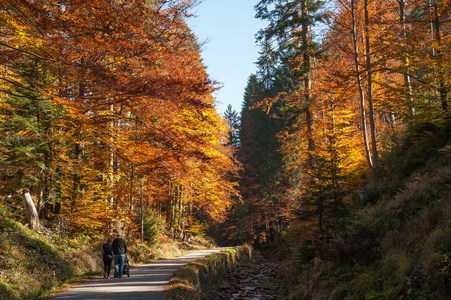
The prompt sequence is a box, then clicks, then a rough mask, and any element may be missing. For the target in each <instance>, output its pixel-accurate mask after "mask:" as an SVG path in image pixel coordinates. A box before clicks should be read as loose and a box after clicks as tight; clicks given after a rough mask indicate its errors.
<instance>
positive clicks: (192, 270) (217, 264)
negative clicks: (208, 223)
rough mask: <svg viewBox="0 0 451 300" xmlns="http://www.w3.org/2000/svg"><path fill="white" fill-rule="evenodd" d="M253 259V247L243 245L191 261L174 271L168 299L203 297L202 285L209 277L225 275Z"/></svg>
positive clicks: (168, 289)
mask: <svg viewBox="0 0 451 300" xmlns="http://www.w3.org/2000/svg"><path fill="white" fill-rule="evenodd" d="M251 259H252V247H251V246H250V245H243V246H238V247H234V248H230V249H225V250H223V251H221V252H218V253H215V254H212V255H209V256H207V257H204V258H201V259H198V260H196V261H194V262H192V263H189V264H188V265H186V266H184V267H181V268H180V269H178V270H177V271H175V272H174V274H173V276H172V278H171V280H170V281H169V284H168V287H167V288H166V299H167V300H175V299H193V300H194V299H201V288H202V285H203V284H204V283H205V282H206V281H207V280H208V279H209V278H215V277H217V276H220V275H224V274H225V273H226V272H227V271H228V270H230V269H231V268H233V267H234V266H235V265H237V264H238V263H242V262H247V261H250V260H251Z"/></svg>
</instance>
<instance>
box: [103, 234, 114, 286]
mask: <svg viewBox="0 0 451 300" xmlns="http://www.w3.org/2000/svg"><path fill="white" fill-rule="evenodd" d="M102 256H103V278H106V279H108V278H110V271H111V263H112V262H113V239H112V238H108V240H107V242H106V243H105V244H103V245H102Z"/></svg>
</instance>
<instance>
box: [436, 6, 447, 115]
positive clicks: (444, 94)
mask: <svg viewBox="0 0 451 300" xmlns="http://www.w3.org/2000/svg"><path fill="white" fill-rule="evenodd" d="M434 12H435V16H434V29H435V35H434V36H435V41H436V42H437V45H438V49H436V52H435V53H436V59H437V61H438V64H437V65H438V66H439V68H440V69H439V70H438V76H439V79H438V80H439V87H438V92H439V94H440V102H441V105H442V109H443V110H444V111H447V110H448V89H447V88H446V84H445V75H444V72H443V67H442V63H441V61H440V59H441V58H442V57H441V56H442V55H441V49H440V48H441V46H442V41H441V36H440V19H439V15H438V7H437V3H434Z"/></svg>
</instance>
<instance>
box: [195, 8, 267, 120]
mask: <svg viewBox="0 0 451 300" xmlns="http://www.w3.org/2000/svg"><path fill="white" fill-rule="evenodd" d="M258 2H259V1H258V0H202V1H201V2H200V3H199V4H198V5H197V6H196V7H194V9H193V10H192V12H193V13H194V14H195V15H196V17H194V18H191V19H189V20H188V25H189V26H190V28H191V29H192V30H193V31H194V33H195V34H196V36H197V37H198V40H199V42H200V43H202V42H205V41H207V43H205V44H204V45H203V46H202V58H203V59H204V64H205V65H206V66H207V73H208V74H209V75H210V78H211V79H212V80H215V81H218V82H220V83H221V85H222V88H221V89H220V90H219V91H218V92H216V93H215V94H214V96H215V98H216V101H217V111H218V113H220V114H221V115H222V114H223V113H224V111H225V110H226V108H227V105H229V104H231V105H232V108H233V109H234V110H236V111H238V112H240V111H241V104H242V101H243V95H244V89H245V87H246V84H247V80H248V78H249V76H250V75H251V74H252V73H255V72H256V70H257V69H256V65H255V62H256V61H257V58H258V56H259V54H258V51H259V47H258V45H257V44H256V43H255V34H256V33H257V32H258V31H259V30H260V29H261V28H264V27H265V23H264V22H263V21H261V20H258V19H255V18H254V16H255V10H254V6H255V5H256V4H257V3H258Z"/></svg>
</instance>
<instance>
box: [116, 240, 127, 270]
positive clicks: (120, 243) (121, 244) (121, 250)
mask: <svg viewBox="0 0 451 300" xmlns="http://www.w3.org/2000/svg"><path fill="white" fill-rule="evenodd" d="M121 236H122V235H121V233H120V232H118V233H117V238H115V239H114V241H113V253H114V277H119V279H120V278H122V274H124V264H125V254H127V243H126V242H125V240H124V239H123V238H122V237H121ZM116 275H117V276H116Z"/></svg>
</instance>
